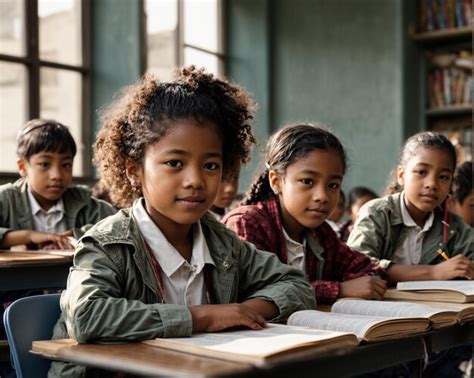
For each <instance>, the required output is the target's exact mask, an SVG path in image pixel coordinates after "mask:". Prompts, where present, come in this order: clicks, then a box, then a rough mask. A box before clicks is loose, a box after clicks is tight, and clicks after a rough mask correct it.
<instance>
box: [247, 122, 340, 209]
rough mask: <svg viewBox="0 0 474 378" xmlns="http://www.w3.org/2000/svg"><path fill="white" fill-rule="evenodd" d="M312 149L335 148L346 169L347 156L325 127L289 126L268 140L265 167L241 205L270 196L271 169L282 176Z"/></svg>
mask: <svg viewBox="0 0 474 378" xmlns="http://www.w3.org/2000/svg"><path fill="white" fill-rule="evenodd" d="M314 150H333V151H336V152H337V153H338V154H339V156H340V158H341V161H342V164H343V169H344V172H345V171H346V167H347V155H346V152H345V150H344V147H343V146H342V144H341V142H340V141H339V139H338V138H337V137H336V136H335V135H334V134H333V133H331V132H330V131H329V130H328V129H327V128H326V127H324V126H322V125H319V124H316V125H312V124H295V125H288V126H285V127H283V128H282V129H280V130H278V131H277V132H276V133H275V134H273V135H272V136H271V137H270V139H269V140H268V142H267V145H266V148H265V163H266V169H265V170H264V171H263V172H262V173H261V174H260V175H259V176H258V177H257V178H256V179H255V181H254V182H253V184H252V186H251V187H250V189H249V191H248V192H247V193H246V194H245V197H244V199H243V201H242V202H241V204H242V205H253V204H255V203H257V202H259V201H263V200H266V199H269V198H270V197H272V196H273V195H274V194H273V192H272V189H271V187H270V182H269V180H268V173H269V171H270V169H272V170H274V171H276V172H277V173H278V174H279V175H281V176H284V175H285V173H286V169H287V167H288V166H289V165H291V164H293V163H294V162H296V161H297V160H298V159H301V158H303V157H305V156H306V155H307V154H308V153H310V152H312V151H314Z"/></svg>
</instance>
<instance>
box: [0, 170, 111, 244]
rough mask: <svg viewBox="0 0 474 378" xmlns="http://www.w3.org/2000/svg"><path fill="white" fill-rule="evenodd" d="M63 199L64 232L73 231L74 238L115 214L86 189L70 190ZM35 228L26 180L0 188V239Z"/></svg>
mask: <svg viewBox="0 0 474 378" xmlns="http://www.w3.org/2000/svg"><path fill="white" fill-rule="evenodd" d="M62 199H63V202H64V210H65V213H66V214H65V216H66V225H67V229H68V230H72V231H73V232H74V236H76V237H79V236H81V235H82V234H83V233H84V231H85V230H86V229H87V228H88V227H90V226H91V225H92V224H95V223H97V222H98V221H100V220H101V219H103V218H105V217H107V216H109V215H112V214H115V213H116V211H117V210H116V209H115V208H114V207H113V206H112V205H111V204H109V203H108V202H105V201H102V200H99V199H96V198H93V197H91V192H90V189H89V188H87V187H86V186H74V187H69V188H68V189H67V190H66V191H65V192H64V194H63V196H62ZM19 209H21V212H20V211H19ZM84 226H85V227H84ZM34 229H35V228H34V224H33V214H32V213H31V205H30V201H29V199H28V183H27V182H26V180H24V179H19V180H17V181H16V182H14V183H13V184H5V185H1V186H0V240H3V237H4V236H5V234H6V233H7V232H9V231H12V230H34Z"/></svg>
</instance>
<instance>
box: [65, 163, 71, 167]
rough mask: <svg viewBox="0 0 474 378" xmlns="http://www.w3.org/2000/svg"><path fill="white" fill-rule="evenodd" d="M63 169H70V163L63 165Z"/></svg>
mask: <svg viewBox="0 0 474 378" xmlns="http://www.w3.org/2000/svg"><path fill="white" fill-rule="evenodd" d="M63 167H64V168H72V163H64V164H63Z"/></svg>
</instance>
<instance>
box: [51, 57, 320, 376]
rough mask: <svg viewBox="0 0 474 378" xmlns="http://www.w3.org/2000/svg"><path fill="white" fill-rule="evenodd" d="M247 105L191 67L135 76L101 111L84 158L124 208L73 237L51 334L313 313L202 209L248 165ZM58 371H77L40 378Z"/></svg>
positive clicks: (285, 272)
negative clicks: (89, 156)
mask: <svg viewBox="0 0 474 378" xmlns="http://www.w3.org/2000/svg"><path fill="white" fill-rule="evenodd" d="M252 108H253V104H252V100H251V98H250V97H249V95H248V94H247V93H246V92H245V91H244V90H243V89H242V88H240V87H238V86H236V85H234V84H231V83H229V82H227V81H224V80H220V79H218V78H215V77H213V75H211V74H206V73H205V72H204V71H203V70H198V69H195V68H194V67H193V66H190V67H187V68H182V69H181V70H180V72H179V74H178V77H177V78H176V79H175V80H174V81H172V82H166V83H164V82H159V81H157V80H155V79H154V78H153V77H151V76H145V77H144V78H143V80H142V81H141V82H139V83H138V84H136V85H134V86H132V87H130V88H129V89H128V90H126V91H125V93H124V94H123V96H122V98H121V99H120V100H118V102H117V103H116V104H115V105H113V106H112V107H111V108H110V109H109V111H108V113H107V114H106V115H105V117H104V119H103V125H102V129H101V130H100V132H99V134H98V136H97V142H96V144H95V158H96V160H97V161H98V162H99V164H100V166H101V172H102V180H104V182H105V184H106V185H107V187H108V188H109V189H110V196H111V199H112V201H113V202H114V203H116V204H117V205H119V206H120V207H124V209H122V210H120V211H119V212H118V213H117V214H116V215H114V216H112V217H109V218H107V219H106V220H104V221H102V222H100V223H98V224H97V225H96V226H95V227H94V228H92V229H91V230H90V231H89V232H88V233H86V234H85V235H84V237H83V238H82V239H81V240H80V242H79V245H78V247H77V248H76V254H75V258H74V267H73V268H72V270H71V273H70V275H69V279H68V287H67V289H66V291H65V292H64V294H63V296H62V299H61V309H62V315H61V317H60V320H59V321H58V323H57V324H56V326H55V329H54V336H53V337H54V338H65V337H66V338H67V337H72V338H75V339H76V340H77V341H79V342H117V341H139V340H144V339H153V338H157V337H180V336H190V335H191V334H192V333H194V332H211V331H219V330H224V329H227V328H231V327H236V326H245V327H248V328H251V329H254V330H258V329H262V328H263V327H265V325H266V320H269V319H273V320H282V319H285V318H286V317H288V315H289V314H291V313H292V312H293V311H297V310H301V309H306V308H314V306H315V302H314V298H313V296H312V293H311V289H310V287H309V286H308V285H307V283H306V282H305V280H304V277H303V275H302V274H301V273H300V272H298V271H297V270H296V269H292V268H291V267H289V266H287V265H284V264H281V263H280V261H279V260H278V258H277V257H276V256H275V255H274V254H271V253H268V252H261V253H256V251H255V247H254V246H253V245H251V244H250V243H245V242H242V241H241V240H240V239H239V238H238V237H237V236H236V235H235V234H234V233H233V232H232V231H230V230H228V229H227V228H226V227H225V226H224V225H222V224H221V223H219V222H218V221H217V220H216V219H215V218H214V217H213V216H212V215H210V214H208V213H207V210H208V209H209V208H210V207H211V205H212V203H213V202H214V200H215V197H216V194H217V191H218V189H219V185H220V182H221V178H222V176H224V177H225V176H226V174H227V172H228V170H229V169H231V168H232V167H233V166H234V164H235V162H237V161H239V162H241V163H245V162H246V161H247V159H248V155H249V148H250V145H251V144H252V143H253V142H254V137H253V134H252V131H251V127H250V125H249V121H250V120H251V119H252V118H253V115H252ZM127 207H128V208H127ZM66 373H76V374H77V375H81V374H85V368H84V367H80V366H77V365H76V366H72V365H67V364H64V363H53V364H52V366H51V369H50V376H62V375H64V374H66Z"/></svg>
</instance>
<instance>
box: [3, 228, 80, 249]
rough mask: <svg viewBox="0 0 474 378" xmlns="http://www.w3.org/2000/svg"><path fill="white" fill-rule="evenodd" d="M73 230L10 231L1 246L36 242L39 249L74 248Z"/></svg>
mask: <svg viewBox="0 0 474 378" xmlns="http://www.w3.org/2000/svg"><path fill="white" fill-rule="evenodd" d="M71 235H72V231H65V232H62V233H49V232H40V231H35V230H18V231H16V230H15V231H9V232H7V233H6V234H5V236H4V237H3V240H2V245H1V247H4V248H5V247H7V248H9V247H12V246H18V245H27V246H28V245H31V244H35V245H37V246H38V248H39V249H74V247H73V245H72V244H71V242H70V241H69V238H70V236H71Z"/></svg>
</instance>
